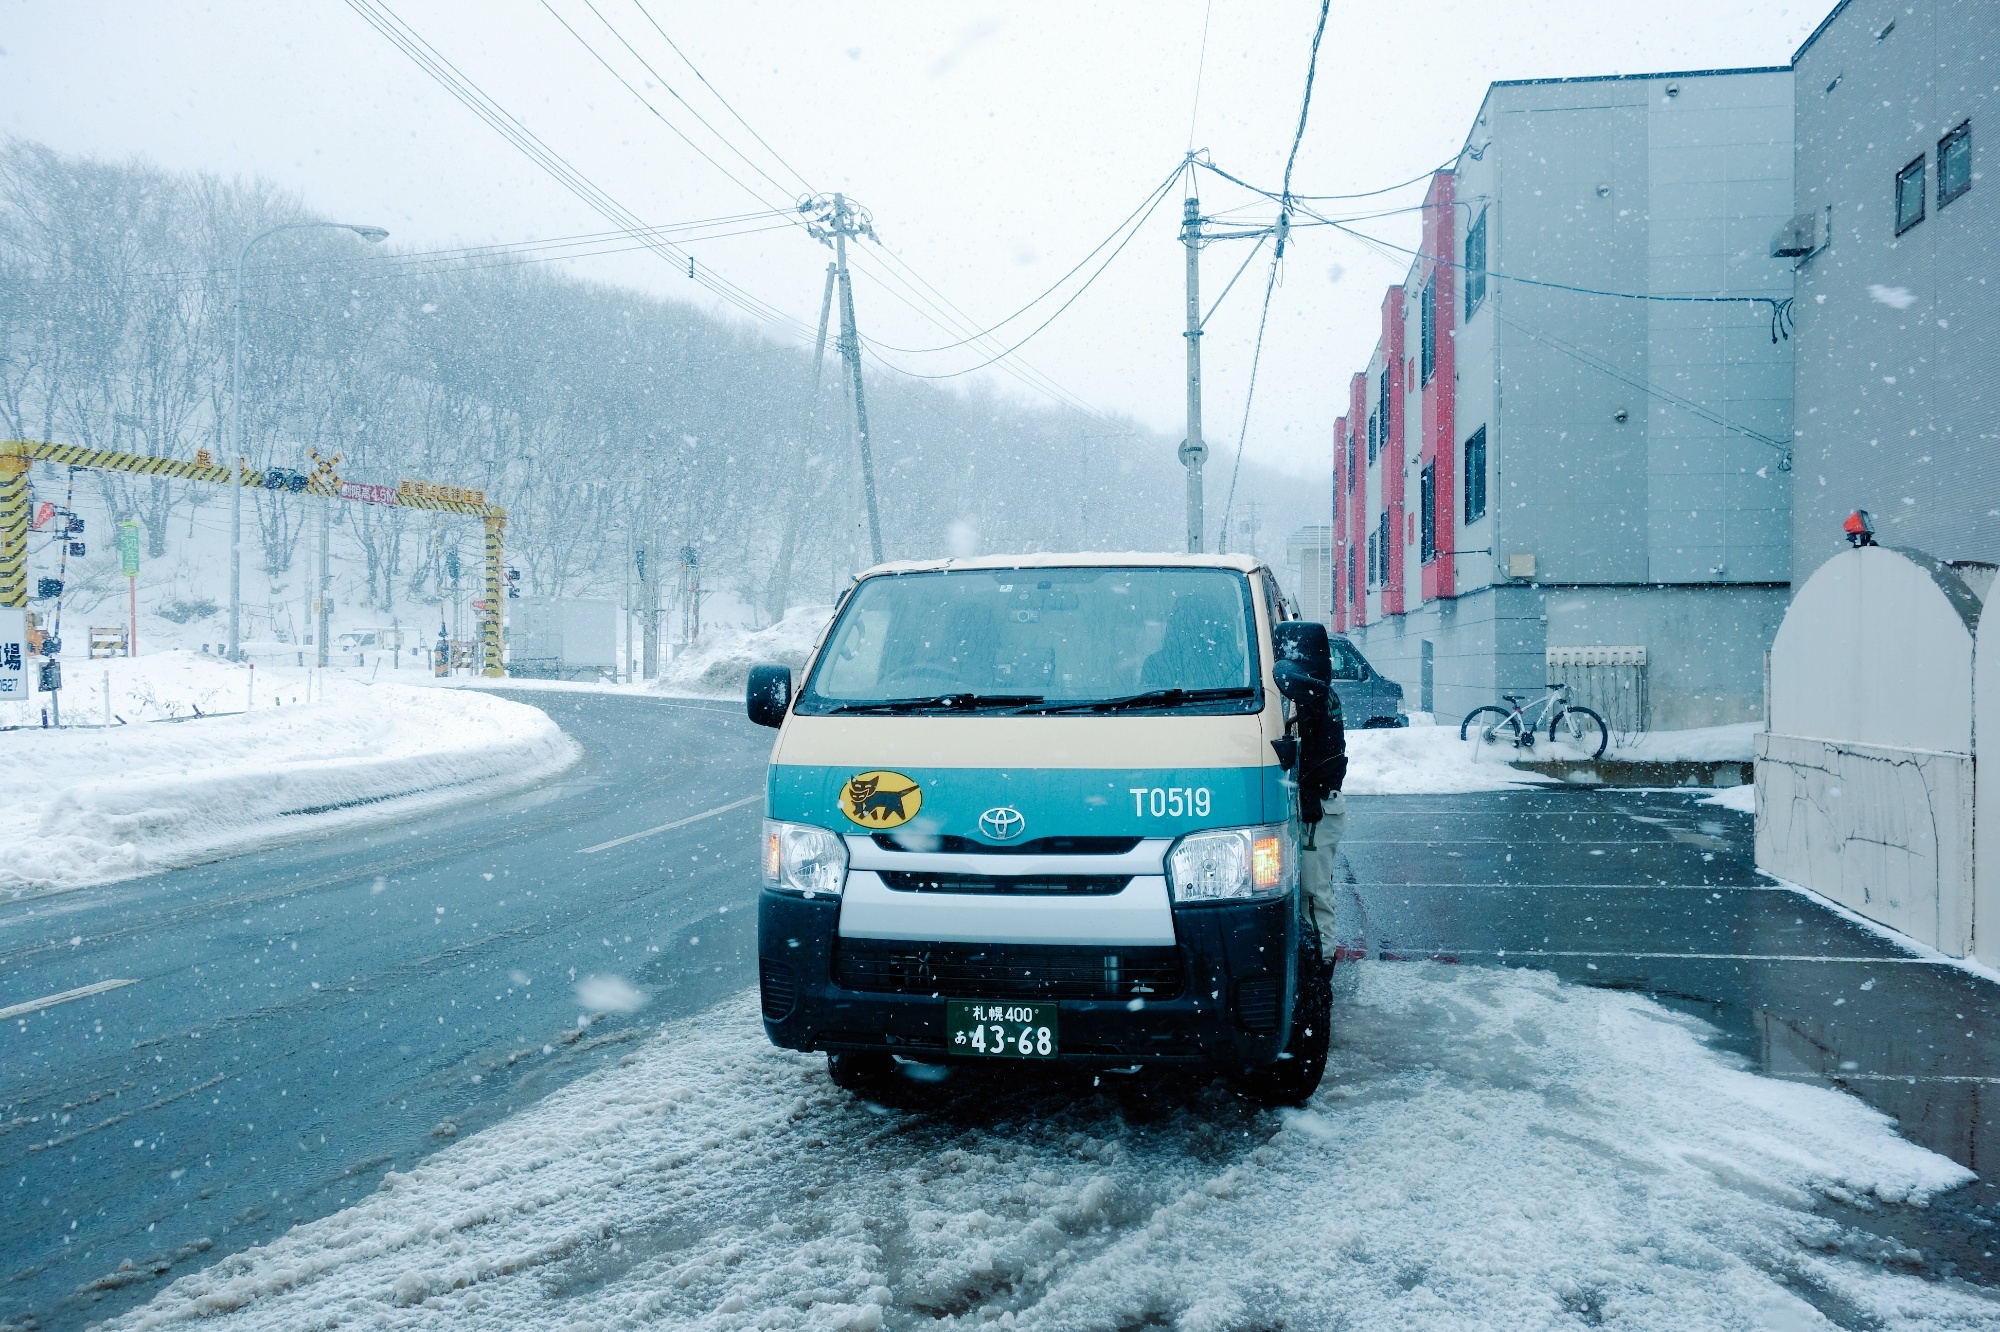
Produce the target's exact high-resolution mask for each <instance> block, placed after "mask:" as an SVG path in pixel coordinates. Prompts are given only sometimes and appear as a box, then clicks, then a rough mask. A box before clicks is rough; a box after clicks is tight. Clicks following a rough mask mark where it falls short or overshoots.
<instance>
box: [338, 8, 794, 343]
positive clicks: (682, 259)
mask: <svg viewBox="0 0 2000 1332" xmlns="http://www.w3.org/2000/svg"><path fill="white" fill-rule="evenodd" d="M347 4H348V7H349V8H350V9H352V10H354V12H355V13H357V14H359V15H360V16H361V17H362V19H363V20H364V21H366V22H367V23H368V24H369V26H370V27H373V28H374V29H375V30H376V31H377V32H379V33H381V34H382V36H383V37H385V38H386V39H388V41H389V42H390V44H391V45H393V46H395V47H396V49H397V50H399V51H401V52H402V53H403V54H404V55H405V56H407V57H409V59H410V60H411V62H412V63H414V64H415V65H416V66H417V67H418V68H419V69H421V70H422V71H423V72H424V73H426V74H428V75H430V77H431V78H432V79H433V80H434V81H436V82H437V83H438V84H439V86H441V87H442V88H444V89H445V91H446V92H448V93H450V94H451V95H452V96H453V97H455V98H456V99H457V100H458V101H459V102H460V103H461V104H463V105H464V106H465V107H466V108H467V109H468V110H470V111H471V112H472V113H473V114H474V115H477V116H478V117H479V118H480V119H481V120H483V121H485V122H486V124H487V125H488V126H489V127H490V128H492V129H493V130H494V131H495V132H496V133H498V134H499V135H500V136H501V137H502V138H504V139H506V140H507V141H508V142H509V143H510V144H512V145H513V146H514V147H515V148H516V149H517V150H518V151H519V152H520V153H521V154H522V155H523V156H525V157H527V158H528V160H530V161H531V162H533V163H535V165H537V166H539V167H541V168H542V169H543V170H544V171H545V172H547V173H548V174H549V175H551V176H553V177H554V178H555V179H556V181H557V182H558V183H560V184H561V185H562V186H563V187H564V188H565V189H567V190H569V191H570V192H571V193H572V194H574V195H576V197H577V198H578V199H580V200H582V201H583V202H584V203H585V204H586V205H588V206H589V207H590V208H592V209H593V210H595V211H597V212H598V213H600V214H602V215H603V216H604V217H605V218H606V219H607V220H609V221H612V222H615V223H617V224H619V225H621V226H624V227H627V228H630V229H632V230H634V231H635V232H643V231H644V230H645V229H646V228H645V224H644V223H643V222H642V221H641V220H640V219H639V217H638V216H637V215H636V214H634V213H632V212H631V210H629V209H627V208H626V207H625V206H624V205H622V204H620V203H619V202H618V201H617V200H616V199H614V198H613V197H612V196H611V195H609V194H608V193H606V192H605V191H604V190H603V189H602V188H601V187H600V186H598V185H597V184H596V183H595V182H594V181H592V180H591V179H590V178H589V177H588V176H586V175H585V174H584V173H583V172H582V171H580V170H578V169H577V168H576V166H575V165H574V164H572V163H571V162H570V161H569V160H568V159H567V158H565V157H563V156H562V154H561V153H559V152H557V151H556V150H555V149H553V148H551V147H550V146H549V145H548V144H547V143H546V142H544V141H543V140H542V139H541V138H540V137H539V136H537V135H536V134H535V133H534V132H533V131H532V130H530V129H529V128H528V127H527V126H526V125H525V124H523V123H522V122H521V120H520V119H519V118H517V117H515V116H514V115H513V114H511V113H510V112H508V111H507V110H506V108H505V107H503V106H501V105H500V104H499V102H497V101H496V100H495V99H494V98H493V97H491V96H490V95H489V94H488V93H487V92H486V91H485V90H484V89H483V88H481V87H480V86H479V84H478V83H477V82H476V81H475V80H473V79H471V78H470V77H468V76H467V75H466V74H465V73H464V72H463V71H461V70H459V69H458V67H457V66H456V65H453V64H452V63H451V61H450V60H449V59H448V58H446V57H445V56H444V55H443V54H442V53H440V52H439V51H438V50H437V48H435V47H434V46H432V45H431V44H430V43H429V42H427V41H425V40H424V38H423V37H422V36H421V35H419V34H418V33H417V32H416V30H415V29H413V28H411V27H410V26H409V24H408V23H406V22H404V21H403V20H402V19H401V18H400V17H399V16H398V15H397V14H396V12H395V11H394V10H393V9H392V8H391V7H390V6H389V4H388V3H387V0H347ZM767 206H768V205H767ZM647 248H649V249H652V250H653V251H654V252H655V253H657V254H659V255H660V256H661V257H662V258H666V259H669V260H671V261H672V262H673V264H674V266H675V267H676V268H677V269H678V268H681V267H683V266H685V267H686V268H687V270H688V275H689V277H690V278H692V279H694V280H695V281H697V282H700V283H701V285H702V286H704V287H705V288H707V289H708V290H710V291H712V292H714V293H715V294H716V295H718V296H720V297H721V298H722V299H723V300H725V301H727V302H729V303H730V304H732V305H735V306H737V307H738V308H739V309H742V310H743V311H744V312H745V313H747V314H749V315H751V316H752V317H753V318H756V319H759V320H763V321H765V322H769V323H774V324H776V325H778V326H779V327H782V328H786V329H788V330H790V331H792V332H793V333H794V334H795V335H798V334H800V333H801V332H802V331H803V332H804V333H808V334H809V333H810V330H806V329H805V327H804V325H803V324H801V323H800V322H799V321H798V320H796V319H793V318H791V317H790V316H789V315H786V314H784V313H783V312H782V311H779V310H777V309H775V308H774V307H772V306H770V305H769V304H767V303H765V302H763V301H761V300H759V299H758V298H756V297H753V296H751V295H750V294H749V293H748V292H746V291H743V290H742V289H741V288H739V287H737V286H735V284H733V283H731V282H729V281H727V280H726V279H724V278H723V277H722V276H721V275H720V274H718V273H716V272H715V271H714V270H713V269H712V268H708V269H705V270H704V267H703V266H698V265H697V264H696V262H695V261H694V257H693V256H692V255H690V254H688V253H686V252H685V251H684V250H682V249H681V248H680V247H678V246H676V245H674V244H673V243H671V242H668V241H664V240H661V241H655V242H653V243H651V244H649V245H648V246H647Z"/></svg>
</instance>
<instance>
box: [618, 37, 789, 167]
mask: <svg viewBox="0 0 2000 1332" xmlns="http://www.w3.org/2000/svg"><path fill="white" fill-rule="evenodd" d="M632 7H633V8H634V9H636V10H638V11H639V12H640V13H641V14H643V15H644V16H645V19H646V22H648V23H650V24H652V25H653V31H654V32H657V33H659V34H660V40H661V41H663V42H665V43H666V44H667V45H668V46H669V47H672V48H673V53H674V54H675V55H676V56H679V57H680V62H681V63H682V64H683V65H686V66H687V67H688V69H689V70H690V71H692V72H693V74H694V76H695V77H696V78H697V79H700V80H701V86H702V87H704V88H706V89H708V91H709V93H710V94H711V95H712V96H713V97H714V98H715V100H716V101H718V102H720V103H722V106H723V109H724V110H726V111H728V112H729V114H730V115H732V116H734V117H735V118H736V123H737V124H739V125H741V126H742V127H743V128H744V129H745V130H746V131H748V132H749V135H750V137H751V138H753V139H755V140H756V141H757V142H758V144H759V145H761V146H762V147H763V149H764V151H765V152H767V153H769V154H770V155H771V157H772V158H773V159H774V160H775V161H776V162H777V163H778V165H779V166H782V167H783V168H784V169H785V170H787V171H789V172H791V173H792V175H793V177H794V178H795V179H797V181H798V182H799V184H801V185H803V186H805V187H806V193H808V194H816V193H818V191H817V190H816V189H815V188H814V186H813V184H812V182H811V181H809V180H807V179H806V178H805V177H804V176H803V175H800V174H799V171H798V168H796V167H794V166H793V165H792V164H791V163H790V162H787V161H786V160H785V158H784V155H783V154H781V153H780V152H779V151H778V150H777V149H776V148H773V147H772V146H771V145H770V144H768V143H766V142H765V141H764V136H763V135H761V134H759V133H758V132H757V131H756V129H755V127H753V126H752V125H751V124H750V122H749V121H747V120H745V119H744V118H743V117H742V115H741V114H739V113H738V112H737V110H736V108H735V107H734V106H731V105H730V104H729V99H728V98H726V97H724V96H723V95H722V93H721V92H720V91H719V90H718V89H717V88H716V86H715V85H714V84H712V83H710V82H709V81H708V76H707V75H705V74H703V73H702V72H701V69H700V67H699V66H697V65H696V64H695V63H694V61H692V60H690V59H688V57H687V54H686V52H684V51H682V50H681V48H680V46H679V45H678V44H677V43H676V42H675V41H674V39H673V38H672V37H669V36H668V35H667V30H666V29H665V28H662V27H661V26H660V23H659V20H658V19H656V18H654V17H653V15H652V12H651V11H650V10H648V9H647V8H646V6H645V5H644V4H643V3H641V0H632Z"/></svg>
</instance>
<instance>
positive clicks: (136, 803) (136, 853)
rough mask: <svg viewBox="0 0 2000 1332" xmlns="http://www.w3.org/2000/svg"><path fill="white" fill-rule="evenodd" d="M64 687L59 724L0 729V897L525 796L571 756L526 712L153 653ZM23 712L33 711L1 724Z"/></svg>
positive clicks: (558, 733) (453, 695) (69, 677)
mask: <svg viewBox="0 0 2000 1332" xmlns="http://www.w3.org/2000/svg"><path fill="white" fill-rule="evenodd" d="M412 678H413V679H414V678H415V677H414V675H413V677H412ZM253 681H254V682H253ZM64 683H65V685H66V686H67V687H66V688H65V689H64V690H63V694H62V697H63V700H64V703H65V705H66V711H65V716H64V720H65V721H68V722H70V723H71V725H69V726H65V727H62V728H60V729H49V730H43V729H39V727H37V728H35V729H26V730H14V731H7V732H0V758H4V760H5V761H6V763H7V766H8V769H9V781H8V787H9V797H10V798H9V799H8V801H7V802H6V804H5V806H4V807H0V895H6V896H19V895H21V894H23V893H27V892H33V891H38V890H48V889H59V888H76V887H81V886H84V885H87V884H93V883H104V882H108V881H110V880H114V879H122V878H129V877H131V876H132V875H135V874H143V873H147V872H150V871H153V870H158V869H164V868H167V867H170V866H174V865H185V864H191V863H195V862H198V861H202V860H210V859H214V858H216V857H218V856H223V855H230V854H235V853H237V852H241V851H247V850H251V849H254V848H256V847H260V846H266V845H273V844H276V843H279V842H283V841H288V840H291V839H295V838H297V837H299V836H301V835H304V834H307V833H313V832H320V831H324V830H325V829H327V828H329V827H333V826H344V825H348V824H353V823H356V822H362V821H368V820H377V819H382V818H387V817H401V816H404V815H407V814H409V813H412V812H414V811H416V810H420V809H425V808H431V807H435V806H440V805H445V804H450V803H453V802H456V801H460V800H469V799H473V798H477V797H484V796H489V795H492V794H495V793H498V792H501V791H506V790H512V789H517V788H519V787H523V786H529V785H533V784H534V783H535V782H538V781H541V780H543V779H544V778H546V777H548V776H549V775H551V774H553V773H555V772H559V771H561V770H562V769H563V768H565V767H567V766H569V764H571V763H573V762H574V761H575V759H576V756H577V754H578V752H579V751H578V749H577V746H576V744H575V742H574V741H572V740H571V739H569V737H568V736H566V735H564V734H563V732H562V730H561V728H559V727H558V726H557V725H556V724H555V723H554V722H553V721H551V720H550V719H549V718H548V716H547V715H546V714H545V713H543V712H541V711H540V710H539V709H537V708H533V707H529V706H527V705H526V704H523V703H516V702H512V701H510V700H505V699H497V698H492V697H489V696H487V695H484V694H475V693H469V692H462V691H457V690H451V691H446V690H430V689H414V688H408V687H404V686H401V685H395V684H388V683H379V684H373V685H371V684H368V683H367V682H366V679H365V675H364V674H363V673H360V672H356V673H354V674H353V675H347V674H343V673H317V672H310V671H300V670H290V669H276V670H273V669H270V668H268V667H266V668H260V669H258V670H256V671H254V672H253V671H251V670H249V669H248V668H246V667H242V666H235V665H231V664H229V663H227V662H224V661H221V660H219V659H217V658H215V657H210V656H203V655H202V654H200V653H188V652H162V653H157V654H155V655H151V656H141V657H137V658H116V659H113V660H109V661H94V662H71V663H65V672H64ZM37 697H38V699H39V698H40V697H41V696H37ZM246 707H248V708H249V710H248V711H245V709H246ZM29 708H33V709H36V710H37V711H38V709H39V703H37V704H34V705H21V704H10V705H5V709H4V710H5V711H7V712H10V713H21V712H23V711H24V710H25V709H29ZM213 714H225V715H213ZM227 714H235V715H227ZM107 717H109V718H110V720H111V723H112V724H111V725H108V726H107V725H104V724H103V723H104V722H105V720H106V718H107ZM120 718H122V719H123V721H124V722H125V723H127V724H123V725H121V724H119V719H120ZM176 719H178V720H176ZM0 720H4V721H10V722H20V721H24V720H33V718H29V717H26V716H21V717H13V716H9V717H0Z"/></svg>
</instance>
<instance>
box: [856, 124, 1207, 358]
mask: <svg viewBox="0 0 2000 1332" xmlns="http://www.w3.org/2000/svg"><path fill="white" fill-rule="evenodd" d="M1180 171H1181V166H1180V163H1178V162H1176V163H1175V164H1174V169H1173V170H1172V171H1170V172H1168V173H1167V178H1166V179H1165V180H1163V181H1161V182H1160V183H1159V184H1158V185H1155V186H1154V187H1153V188H1152V189H1151V190H1150V191H1148V192H1147V194H1146V196H1145V197H1144V198H1143V199H1141V200H1140V201H1139V206H1138V207H1137V208H1134V209H1133V210H1132V211H1131V212H1130V213H1127V214H1126V215H1125V217H1124V218H1123V219H1121V220H1120V221H1119V223H1118V225H1117V226H1115V227H1113V228H1112V229H1111V234H1110V235H1108V236H1106V237H1105V238H1104V239H1103V240H1101V241H1099V242H1097V244H1095V245H1093V246H1091V247H1090V252H1089V253H1088V254H1086V255H1084V256H1083V258H1081V259H1079V260H1077V261H1076V263H1075V264H1074V265H1073V266H1072V267H1071V268H1070V270H1069V271H1068V272H1066V273H1064V274H1063V275H1062V276H1061V277H1059V278H1057V279H1056V280H1055V281H1054V282H1052V283H1050V284H1049V286H1048V288H1047V289H1046V290H1045V291H1043V292H1041V293H1040V294H1038V295H1037V296H1035V298H1034V299H1032V300H1030V301H1029V302H1028V303H1027V304H1026V305H1023V306H1022V307H1021V308H1020V309H1018V310H1016V311H1014V313H1012V314H1010V315H1008V316H1007V317H1006V318H1004V319H1000V320H996V321H995V322H994V323H992V324H989V325H988V326H987V327H985V328H983V329H981V330H980V331H979V332H977V333H975V334H972V335H971V336H969V337H964V338H960V339H959V340H958V341H957V342H947V343H944V344H942V345H940V346H936V347H897V346H894V345H892V344H890V343H886V342H880V341H877V342H876V345H877V346H878V347H881V348H883V349H884V350H886V351H893V352H901V353H903V354H904V355H908V356H919V355H929V354H930V353H933V352H943V351H952V350H954V349H955V348H959V347H963V346H965V345H966V344H967V343H970V342H977V341H978V340H980V339H981V338H984V337H987V336H989V335H991V334H994V333H997V332H999V331H1000V330H1001V329H1003V328H1005V327H1006V326H1007V325H1009V324H1011V323H1013V322H1014V321H1015V320H1016V319H1019V318H1020V317H1021V316H1022V315H1024V314H1026V313H1028V311H1030V310H1032V309H1034V308H1035V307H1036V306H1037V305H1040V304H1041V303H1042V302H1043V301H1045V300H1047V299H1048V298H1049V297H1050V296H1052V295H1054V294H1055V293H1056V292H1057V291H1058V290H1060V289H1061V287H1062V285H1063V284H1064V283H1065V282H1068V281H1069V280H1070V279H1071V278H1073V277H1075V276H1076V275H1077V274H1078V273H1079V272H1081V271H1082V269H1083V267H1084V265H1085V264H1088V263H1089V262H1090V261H1091V260H1092V259H1095V258H1096V257H1097V256H1098V254H1099V253H1100V252H1102V251H1103V249H1104V247H1105V246H1107V245H1109V244H1111V242H1112V241H1114V240H1116V239H1118V236H1119V234H1120V233H1121V232H1123V231H1124V230H1125V228H1126V227H1128V226H1130V225H1131V224H1132V222H1133V220H1134V219H1135V218H1137V217H1138V216H1139V215H1140V214H1141V213H1143V212H1146V211H1148V210H1149V208H1150V207H1152V206H1154V205H1156V204H1157V203H1158V199H1157V197H1156V196H1158V195H1159V193H1160V192H1161V191H1162V190H1164V189H1167V188H1168V187H1170V186H1171V185H1172V184H1173V183H1174V178H1175V177H1176V176H1178V175H1180Z"/></svg>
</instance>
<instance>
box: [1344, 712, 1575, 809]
mask: <svg viewBox="0 0 2000 1332" xmlns="http://www.w3.org/2000/svg"><path fill="white" fill-rule="evenodd" d="M1513 757H1515V753H1514V750H1513V749H1512V748H1511V747H1507V746H1497V745H1481V744H1479V743H1477V742H1476V741H1472V740H1460V739H1459V738H1458V728H1457V727H1456V726H1414V725H1413V726H1406V727H1397V728H1395V729H1393V730H1392V729H1382V730H1366V731H1349V732H1348V733H1347V784H1346V786H1345V787H1344V788H1343V789H1344V790H1345V791H1346V792H1347V794H1349V795H1437V794H1455V793H1458V792H1463V791H1505V790H1508V789H1510V788H1513V787H1517V786H1536V785H1542V784H1546V783H1547V782H1549V781H1550V780H1552V779H1550V778H1546V777H1542V776H1539V775H1537V774H1535V773H1530V772H1522V771H1521V770H1520V769H1518V768H1512V767H1509V766H1508V765H1507V760H1508V759H1511V758H1513Z"/></svg>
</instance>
